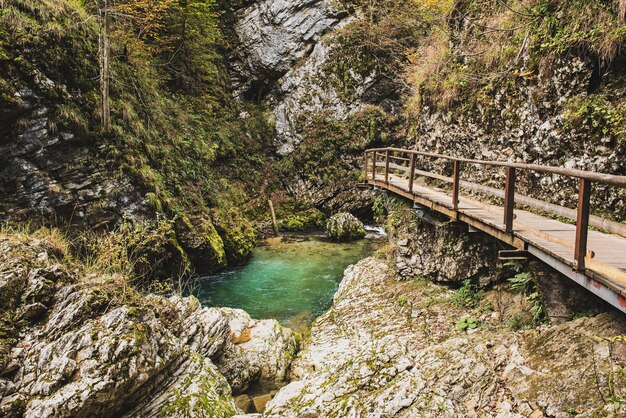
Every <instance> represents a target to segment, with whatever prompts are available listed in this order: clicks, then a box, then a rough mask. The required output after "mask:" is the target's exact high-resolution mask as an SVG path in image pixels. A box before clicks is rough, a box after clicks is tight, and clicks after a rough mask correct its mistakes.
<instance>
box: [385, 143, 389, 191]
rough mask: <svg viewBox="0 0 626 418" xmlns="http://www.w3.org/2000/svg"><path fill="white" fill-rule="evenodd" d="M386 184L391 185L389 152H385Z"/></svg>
mask: <svg viewBox="0 0 626 418" xmlns="http://www.w3.org/2000/svg"><path fill="white" fill-rule="evenodd" d="M385 183H389V150H386V152H385Z"/></svg>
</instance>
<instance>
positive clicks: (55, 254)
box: [0, 233, 297, 417]
mask: <svg viewBox="0 0 626 418" xmlns="http://www.w3.org/2000/svg"><path fill="white" fill-rule="evenodd" d="M0 250H1V255H0V272H1V276H0V309H1V316H0V321H1V324H2V330H3V331H2V334H0V413H1V414H2V415H3V416H7V417H19V416H25V417H70V416H103V417H104V416H111V415H119V416H128V417H151V416H155V415H166V416H206V417H209V416H210V417H229V416H233V415H235V414H236V413H237V412H241V411H240V410H239V408H238V407H237V406H236V404H235V402H234V399H233V393H235V394H237V393H240V392H242V391H245V390H246V389H247V388H248V387H249V386H250V385H251V384H257V383H271V384H280V382H283V381H284V380H285V379H286V375H287V370H288V368H289V366H290V363H291V360H292V358H293V357H294V356H295V353H296V350H297V342H296V338H295V335H294V333H293V332H291V331H290V330H288V329H285V328H282V327H281V326H280V325H279V324H278V323H277V322H276V321H274V320H264V321H255V320H253V319H252V318H250V316H249V315H248V314H246V313H245V312H243V311H240V310H234V309H225V308H201V307H200V305H199V302H198V301H197V300H196V299H195V298H193V297H189V298H179V297H172V298H169V299H166V298H164V297H161V296H155V295H145V294H140V293H138V292H137V291H136V290H134V289H133V288H132V286H131V285H130V284H129V283H128V282H127V278H124V277H121V276H108V275H105V274H98V273H95V272H89V271H88V270H85V269H84V268H83V267H80V266H77V265H75V264H73V263H70V262H67V257H68V256H69V254H67V253H65V252H64V251H65V249H64V248H63V246H61V245H59V241H58V240H56V239H55V238H54V235H47V236H45V235H42V236H40V237H38V238H33V236H26V235H21V234H5V233H2V234H0ZM64 258H65V260H64Z"/></svg>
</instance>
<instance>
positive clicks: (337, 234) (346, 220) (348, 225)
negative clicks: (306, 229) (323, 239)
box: [326, 213, 365, 241]
mask: <svg viewBox="0 0 626 418" xmlns="http://www.w3.org/2000/svg"><path fill="white" fill-rule="evenodd" d="M326 233H327V234H328V236H329V238H331V239H333V240H335V241H353V240H356V239H360V238H363V237H365V226H364V225H363V222H361V221H359V220H358V219H357V218H356V217H355V216H354V215H351V214H349V213H338V214H336V215H333V216H332V217H331V218H330V219H329V220H328V223H327V224H326Z"/></svg>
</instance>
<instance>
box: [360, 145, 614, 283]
mask: <svg viewBox="0 0 626 418" xmlns="http://www.w3.org/2000/svg"><path fill="white" fill-rule="evenodd" d="M393 153H402V154H407V155H408V156H409V158H406V157H399V156H394V155H392V154H393ZM370 154H373V156H374V158H373V159H372V179H374V180H376V174H377V170H378V169H383V170H384V173H383V174H384V182H385V183H387V184H388V183H389V175H390V171H393V170H400V171H403V172H404V173H405V174H406V173H407V172H409V173H410V174H409V190H408V191H409V193H413V183H414V180H415V174H418V175H422V176H427V177H432V178H436V179H439V180H443V181H446V182H448V183H452V208H453V210H454V211H455V212H457V211H458V203H459V188H465V189H469V190H473V191H478V192H480V193H486V194H489V195H492V196H496V197H499V198H503V199H504V222H503V225H504V231H505V232H506V233H513V221H514V219H515V215H514V207H515V203H516V202H517V203H521V204H523V205H526V206H529V207H532V208H535V209H539V210H542V211H546V212H551V213H554V214H556V215H558V216H565V217H567V218H570V219H573V220H575V221H576V242H575V244H574V253H575V254H574V263H575V265H576V270H579V271H583V270H585V256H586V254H587V236H588V229H589V226H594V227H596V228H598V229H601V230H604V231H607V232H610V233H613V234H617V235H621V236H623V237H626V225H625V224H620V223H617V222H613V221H610V220H608V219H604V218H601V217H598V216H593V215H591V213H590V200H591V187H592V182H597V183H604V184H610V185H614V186H618V187H626V176H618V175H612V174H604V173H596V172H592V171H584V170H578V169H569V168H563V167H553V166H545V165H539V164H524V163H508V162H501V161H486V160H475V159H469V158H459V157H452V156H449V155H443V154H437V153H431V152H422V151H415V150H408V149H402V148H393V147H387V148H373V149H368V150H366V151H365V156H364V162H365V164H364V167H365V178H366V179H367V176H368V169H369V155H370ZM379 155H380V157H382V158H384V160H382V161H380V163H381V164H380V165H378V164H377V157H378V156H379ZM418 155H419V156H424V157H430V158H434V159H445V160H448V161H452V162H453V176H452V177H446V176H443V175H440V174H436V173H430V172H427V171H422V170H418V169H417V167H416V161H415V156H418ZM392 159H393V160H395V161H402V162H408V163H409V164H408V166H404V165H401V164H396V163H390V160H392ZM461 163H467V164H479V165H486V166H493V167H504V168H506V173H505V174H506V181H505V190H504V191H502V190H499V189H495V188H492V187H487V186H485V185H479V184H475V183H471V182H467V181H463V180H461V179H460V172H461ZM517 169H520V170H530V171H536V172H541V173H549V174H558V175H563V176H567V177H570V178H571V177H573V178H577V179H579V199H578V207H577V209H576V210H573V209H569V208H566V207H563V206H559V205H554V204H552V203H548V202H544V201H541V200H538V199H534V198H531V197H528V196H525V195H521V194H516V191H515V187H516V177H517V174H516V170H517Z"/></svg>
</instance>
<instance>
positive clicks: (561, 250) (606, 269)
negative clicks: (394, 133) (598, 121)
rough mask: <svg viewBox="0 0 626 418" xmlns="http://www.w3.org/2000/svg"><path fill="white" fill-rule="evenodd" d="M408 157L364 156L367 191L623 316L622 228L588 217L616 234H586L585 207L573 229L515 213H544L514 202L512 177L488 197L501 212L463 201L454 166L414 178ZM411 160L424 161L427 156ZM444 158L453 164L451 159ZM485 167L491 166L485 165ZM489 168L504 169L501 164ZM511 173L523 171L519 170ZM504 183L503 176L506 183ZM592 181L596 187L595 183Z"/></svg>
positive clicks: (396, 153)
mask: <svg viewBox="0 0 626 418" xmlns="http://www.w3.org/2000/svg"><path fill="white" fill-rule="evenodd" d="M411 153H415V152H414V151H408V150H399V149H393V148H392V149H379V150H370V151H368V152H367V153H366V164H365V167H366V182H367V183H368V184H369V185H372V186H375V187H379V188H382V189H385V190H389V191H390V192H392V193H395V194H397V195H400V196H403V197H405V198H407V199H410V200H412V201H413V202H415V204H416V205H417V206H421V207H423V208H427V209H429V210H434V211H437V212H439V213H442V214H445V215H447V216H449V217H450V218H452V219H456V220H458V221H461V222H465V223H467V224H468V225H471V226H472V227H473V228H475V229H478V230H481V231H483V232H486V233H488V234H490V235H492V236H494V237H496V238H498V239H499V240H501V241H502V242H504V243H506V244H508V245H510V246H512V247H514V248H516V249H518V250H521V251H524V252H525V253H527V254H528V255H532V256H534V257H536V258H538V259H540V260H542V261H543V262H545V263H547V264H549V265H550V266H552V267H553V268H555V269H557V270H558V271H560V272H561V273H563V274H564V275H566V276H568V277H570V278H571V279H572V280H574V281H576V282H577V283H579V284H580V285H582V286H584V287H586V288H587V289H588V290H589V291H591V292H593V293H595V294H596V295H598V296H600V297H601V298H602V299H604V300H606V301H608V302H609V303H611V304H612V305H614V306H616V307H617V308H619V309H621V310H622V311H624V312H626V225H624V224H617V223H614V222H610V221H607V220H603V219H599V218H595V217H594V219H593V221H594V223H595V224H597V225H599V226H600V225H602V226H603V227H605V228H607V229H609V230H611V231H613V232H618V234H616V233H606V232H601V231H599V230H589V228H588V224H589V223H588V222H589V217H590V216H589V207H588V202H587V203H586V206H587V207H586V208H584V207H583V208H580V207H579V208H578V211H577V216H576V217H574V218H579V219H578V220H577V222H576V224H571V223H566V222H561V221H558V220H555V219H552V218H550V217H547V216H541V215H538V214H536V213H532V212H529V211H527V210H522V209H516V208H514V204H515V202H516V201H517V200H518V199H520V200H523V201H525V202H527V201H530V202H531V203H535V202H538V203H535V204H536V205H538V206H541V209H544V211H545V207H544V206H543V204H542V202H539V201H534V202H533V200H532V199H530V198H527V197H525V196H516V194H515V186H514V178H515V177H514V173H513V182H512V184H511V182H510V181H508V182H507V188H506V189H507V190H506V191H505V193H504V194H503V193H496V192H495V191H494V193H493V194H498V195H499V196H504V200H505V206H507V203H508V207H503V206H497V205H493V204H487V203H483V202H479V201H477V200H474V199H470V198H467V197H463V196H461V195H460V193H459V189H462V188H465V187H467V188H469V189H472V185H471V184H469V183H467V182H462V181H461V180H460V173H459V171H460V170H458V168H459V167H458V166H457V164H458V163H457V162H455V163H454V164H455V170H454V171H455V174H454V175H453V177H451V178H446V177H443V176H441V175H438V174H432V175H430V174H431V173H426V172H420V171H419V170H417V169H416V167H415V157H411V155H412V154H411ZM372 154H373V155H372ZM377 154H378V156H377ZM416 154H417V155H426V156H428V155H430V154H427V153H416ZM433 155H435V156H436V157H435V158H442V157H445V156H441V155H436V154H433ZM370 157H373V158H370ZM379 158H380V160H379ZM445 158H447V159H450V160H452V161H459V160H458V159H455V158H453V157H445ZM468 161H469V160H468ZM403 162H404V163H403ZM472 163H473V164H476V163H480V162H472ZM485 163H486V164H487V165H491V164H489V163H490V162H485ZM495 164H498V165H504V166H505V167H507V165H506V163H495ZM517 168H518V169H523V167H520V166H519V165H518V167H517ZM534 168H537V166H534ZM548 168H549V167H548ZM555 169H557V168H555ZM416 172H417V173H418V175H421V176H426V177H432V178H436V179H439V180H444V181H447V182H449V183H452V191H446V190H443V189H439V188H435V187H428V186H425V185H424V182H418V181H416V177H415V175H416ZM581 173H585V172H579V171H576V170H574V174H576V175H575V176H574V177H578V178H581V177H579V176H580V175H581ZM507 174H510V173H507ZM595 174H597V173H594V175H595ZM601 176H606V175H601ZM509 177H510V176H509V175H507V178H509ZM592 177H593V176H592ZM613 177H614V178H617V182H618V183H619V182H621V181H624V183H625V184H626V177H622V176H609V177H604V178H610V181H613V180H614V178H613ZM594 180H595V181H598V180H596V179H595V178H594ZM581 183H582V181H581ZM474 186H475V187H474V189H475V190H477V191H485V190H486V192H489V191H490V190H488V189H489V188H485V187H484V186H480V185H474ZM584 188H585V187H584V186H583V185H582V184H581V203H580V204H581V205H582V206H585V198H586V199H587V200H588V197H589V196H588V195H587V196H584V192H585V190H584ZM588 190H590V188H589V189H588ZM453 195H455V197H456V199H455V198H454V197H453ZM507 196H508V199H507ZM524 198H526V200H524ZM555 211H558V212H559V214H561V215H562V214H564V213H565V214H568V213H569V212H567V209H565V208H563V210H562V211H561V210H557V209H555ZM570 211H571V210H570ZM585 218H586V219H585ZM585 220H586V222H585ZM583 228H584V230H583ZM581 241H583V242H581Z"/></svg>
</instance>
